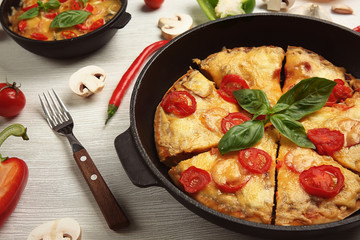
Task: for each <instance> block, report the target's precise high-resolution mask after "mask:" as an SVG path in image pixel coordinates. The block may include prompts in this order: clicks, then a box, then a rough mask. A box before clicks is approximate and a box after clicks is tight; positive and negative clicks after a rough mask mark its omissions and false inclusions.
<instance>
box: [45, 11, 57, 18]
mask: <svg viewBox="0 0 360 240" xmlns="http://www.w3.org/2000/svg"><path fill="white" fill-rule="evenodd" d="M57 15H59V13H58V12H54V13H47V14H45V17H46V18H48V19H54V18H55V17H56V16H57Z"/></svg>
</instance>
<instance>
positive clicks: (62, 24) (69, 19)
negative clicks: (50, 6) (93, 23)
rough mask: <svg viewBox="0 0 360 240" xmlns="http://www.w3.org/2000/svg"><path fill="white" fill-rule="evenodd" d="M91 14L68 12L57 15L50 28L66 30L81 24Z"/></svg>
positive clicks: (76, 11)
mask: <svg viewBox="0 0 360 240" xmlns="http://www.w3.org/2000/svg"><path fill="white" fill-rule="evenodd" d="M90 14H91V13H90V12H88V11H83V10H69V11H65V12H62V13H60V14H59V15H57V16H56V17H55V18H54V20H53V21H52V22H51V24H50V28H67V27H72V26H75V25H76V24H80V23H83V22H84V21H85V20H86V18H87V17H88V16H89V15H90Z"/></svg>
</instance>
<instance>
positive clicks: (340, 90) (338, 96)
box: [326, 79, 352, 106]
mask: <svg viewBox="0 0 360 240" xmlns="http://www.w3.org/2000/svg"><path fill="white" fill-rule="evenodd" d="M334 81H335V82H337V84H336V85H335V87H334V88H333V90H332V92H331V94H330V97H329V99H328V101H327V103H326V106H333V105H334V104H335V103H338V102H341V101H343V100H345V99H347V98H350V97H351V96H352V90H351V88H349V87H347V86H345V83H344V81H343V80H341V79H335V80H334Z"/></svg>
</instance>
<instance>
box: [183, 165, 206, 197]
mask: <svg viewBox="0 0 360 240" xmlns="http://www.w3.org/2000/svg"><path fill="white" fill-rule="evenodd" d="M179 181H180V183H181V184H182V185H183V186H184V189H185V191H186V192H188V193H196V192H198V191H200V190H201V189H203V188H204V187H206V185H207V184H209V182H210V181H211V176H210V174H209V173H208V172H207V171H205V170H203V169H200V168H197V167H194V166H191V167H189V168H188V169H186V170H185V171H183V172H182V173H181V176H180V180H179Z"/></svg>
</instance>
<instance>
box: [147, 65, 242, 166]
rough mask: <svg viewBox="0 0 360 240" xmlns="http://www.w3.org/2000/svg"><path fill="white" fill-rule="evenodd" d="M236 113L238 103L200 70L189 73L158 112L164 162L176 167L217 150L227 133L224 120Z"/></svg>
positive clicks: (156, 128) (158, 135)
mask: <svg viewBox="0 0 360 240" xmlns="http://www.w3.org/2000/svg"><path fill="white" fill-rule="evenodd" d="M233 112H239V106H238V105H237V104H234V103H230V102H227V101H225V100H224V99H223V98H222V97H221V96H220V95H219V94H218V92H217V89H216V88H215V86H214V83H213V82H212V81H209V80H208V79H207V78H205V77H204V76H203V75H202V74H201V73H200V72H199V71H197V70H193V69H191V70H189V71H188V72H187V73H186V74H185V75H183V76H182V77H181V78H180V79H179V80H178V81H176V82H175V83H174V85H173V86H172V87H171V88H170V89H169V91H168V92H167V93H166V95H165V96H164V98H163V100H162V102H161V103H160V104H159V106H158V107H157V110H156V113H155V119H154V131H155V132H154V135H155V143H156V148H157V151H158V154H159V158H160V160H161V162H163V163H165V164H166V165H168V166H173V165H174V164H176V163H177V162H179V161H181V160H182V159H186V158H189V157H191V156H193V155H194V154H197V153H200V152H204V151H208V150H209V149H211V148H212V147H216V146H217V144H218V142H219V140H220V139H221V137H222V135H223V134H224V133H223V130H222V128H221V121H222V119H223V118H224V117H226V116H228V115H229V113H233ZM244 116H245V115H244ZM245 117H246V116H245ZM245 117H244V120H246V118H245ZM239 121H241V119H240V120H239Z"/></svg>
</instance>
